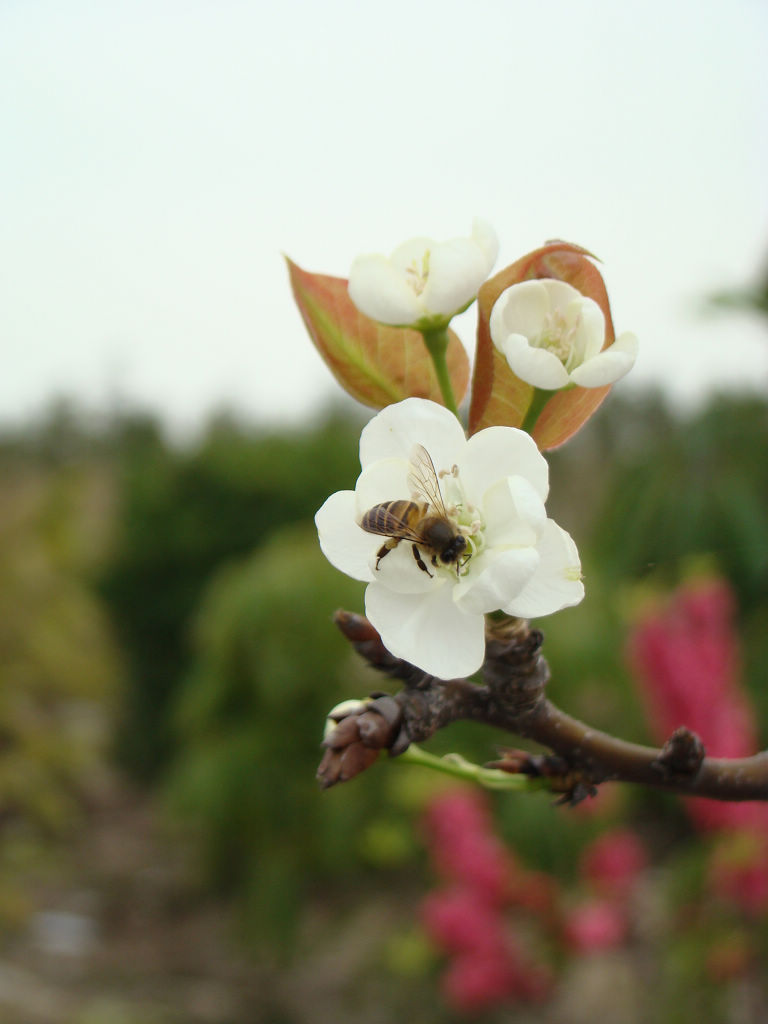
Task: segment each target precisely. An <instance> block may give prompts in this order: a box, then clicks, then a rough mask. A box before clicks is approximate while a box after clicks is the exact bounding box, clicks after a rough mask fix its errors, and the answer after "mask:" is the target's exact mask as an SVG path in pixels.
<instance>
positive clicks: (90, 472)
mask: <svg viewBox="0 0 768 1024" xmlns="http://www.w3.org/2000/svg"><path fill="white" fill-rule="evenodd" d="M0 478H1V479H2V485H1V486H0V922H2V923H8V922H13V921H18V920H21V919H23V917H24V915H25V914H26V912H27V911H28V909H29V898H28V892H27V891H26V889H25V887H24V886H23V885H22V884H21V882H20V880H21V879H22V878H24V877H25V876H34V875H35V873H36V872H37V871H38V869H40V868H42V867H43V866H44V863H45V861H46V859H47V855H48V854H50V852H51V851H52V850H53V849H55V846H56V841H57V840H59V839H61V838H62V837H66V836H69V835H72V834H73V831H74V830H75V829H76V828H77V827H78V826H79V825H80V823H81V820H82V816H83V811H84V808H85V807H86V805H87V804H88V802H89V798H90V796H91V794H92V793H93V792H94V790H95V789H98V786H99V783H100V780H101V778H102V776H103V772H104V764H105V754H106V749H107V747H108V743H109V731H108V730H109V722H108V717H107V715H106V714H105V709H106V708H108V707H109V706H110V705H111V703H112V701H113V699H114V696H115V693H116V691H117V687H118V683H119V680H120V662H119V659H118V656H117V652H116V649H115V646H114V643H113V642H112V636H111V631H110V629H109V627H108V623H107V619H106V616H105V614H104V610H103V608H102V607H101V606H100V604H99V602H98V600H97V599H96V598H95V596H94V595H93V593H92V590H91V588H90V586H89V584H88V569H89V566H90V564H91V559H92V558H93V557H94V554H95V552H96V550H97V548H98V546H99V544H100V543H101V542H102V541H103V540H104V535H103V533H102V532H101V531H100V530H98V529H94V530H93V532H92V533H91V536H90V543H89V544H87V543H86V534H88V533H89V525H88V524H89V523H92V522H99V521H102V520H103V519H104V512H105V509H106V508H107V507H108V495H109V491H110V481H109V474H108V473H106V472H105V471H104V468H103V467H102V466H100V465H98V464H94V463H87V462H83V461H82V460H76V461H74V462H67V463H66V464H57V465H54V466H50V465H45V464H41V463H38V464H35V463H34V462H30V461H28V460H27V459H26V458H24V459H20V458H19V451H18V449H16V448H15V447H14V446H13V445H6V446H3V447H2V448H1V449H0Z"/></svg>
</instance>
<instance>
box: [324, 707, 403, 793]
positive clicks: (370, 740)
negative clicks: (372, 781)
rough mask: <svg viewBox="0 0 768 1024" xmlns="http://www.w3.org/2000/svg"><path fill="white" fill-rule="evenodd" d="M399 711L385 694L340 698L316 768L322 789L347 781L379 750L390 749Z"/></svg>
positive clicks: (365, 766) (332, 712)
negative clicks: (349, 698)
mask: <svg viewBox="0 0 768 1024" xmlns="http://www.w3.org/2000/svg"><path fill="white" fill-rule="evenodd" d="M401 717H402V712H401V710H400V706H399V705H398V704H397V702H396V701H395V700H394V699H393V698H392V697H388V696H382V697H375V698H369V699H368V700H348V701H343V703H341V704H337V706H336V707H335V708H334V709H333V710H332V711H331V712H330V714H329V715H328V721H327V723H326V731H325V738H324V739H323V746H324V747H325V748H326V749H325V754H324V755H323V759H322V761H321V762H320V766H319V767H318V769H317V779H318V781H319V782H320V785H321V786H322V787H323V789H328V788H329V787H330V786H333V785H335V784H336V783H337V782H348V781H349V780H350V779H353V778H354V777H355V775H359V774H360V773H361V772H363V771H365V769H366V768H369V767H370V766H371V765H372V764H373V762H374V761H375V760H376V759H377V758H378V756H379V754H380V753H381V751H382V750H386V749H388V748H391V746H392V744H393V743H394V741H395V739H396V738H397V736H398V733H399V731H400V719H401Z"/></svg>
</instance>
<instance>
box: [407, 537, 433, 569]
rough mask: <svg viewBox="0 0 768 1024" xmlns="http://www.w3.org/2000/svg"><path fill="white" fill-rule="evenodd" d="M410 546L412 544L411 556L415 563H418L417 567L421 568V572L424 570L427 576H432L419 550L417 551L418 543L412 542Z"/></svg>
mask: <svg viewBox="0 0 768 1024" xmlns="http://www.w3.org/2000/svg"><path fill="white" fill-rule="evenodd" d="M412 546H413V557H414V558H415V559H416V565H418V567H419V568H420V569H421V570H422V572H425V573H426V574H427V576H433V575H434V573H431V572H430V571H429V569H428V568H427V565H426V563H425V561H424V559H423V558H422V557H421V552H420V551H419V547H418V544H414V545H412Z"/></svg>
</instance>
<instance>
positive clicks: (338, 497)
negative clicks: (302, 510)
mask: <svg viewBox="0 0 768 1024" xmlns="http://www.w3.org/2000/svg"><path fill="white" fill-rule="evenodd" d="M315 525H316V526H317V534H318V537H319V538H320V548H321V550H322V552H323V554H324V555H325V557H326V558H327V559H328V561H329V562H330V563H331V565H334V566H336V568H337V569H340V570H341V571H342V572H344V573H346V574H347V576H351V577H352V578H353V579H355V580H363V581H364V582H366V583H368V582H370V581H371V580H372V579H373V578H374V576H373V571H372V569H371V564H370V563H371V558H372V556H373V555H374V554H375V552H376V550H377V547H378V546H380V540H379V538H378V537H374V536H373V534H370V533H366V532H365V531H364V530H361V529H360V527H359V526H358V525H357V522H356V521H355V492H354V491H336V493H335V494H332V495H331V496H330V498H328V499H327V501H326V502H325V504H324V505H323V506H322V508H320V509H319V510H318V511H317V513H316V515H315Z"/></svg>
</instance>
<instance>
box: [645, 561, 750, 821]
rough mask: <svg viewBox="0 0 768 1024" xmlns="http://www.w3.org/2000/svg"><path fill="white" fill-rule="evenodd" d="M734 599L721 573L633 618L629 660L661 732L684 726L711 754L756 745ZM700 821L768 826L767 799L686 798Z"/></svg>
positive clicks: (737, 753)
mask: <svg viewBox="0 0 768 1024" xmlns="http://www.w3.org/2000/svg"><path fill="white" fill-rule="evenodd" d="M734 614H735V602H734V598H733V594H732V592H731V590H730V588H729V587H728V585H727V584H726V583H725V582H724V581H722V580H718V579H710V580H699V581H695V582H692V583H689V584H687V585H686V586H683V587H681V588H680V589H679V590H678V591H677V592H676V593H675V594H674V595H673V596H672V598H671V599H670V600H669V601H667V602H666V603H664V604H663V605H662V606H661V607H658V608H655V609H650V610H649V611H647V612H646V613H644V614H643V615H642V616H641V617H640V618H639V620H638V621H637V623H636V624H635V626H634V628H633V631H632V634H631V636H630V638H629V643H628V659H629V663H630V666H631V668H632V670H633V674H634V677H635V680H636V682H637V685H638V690H639V693H640V696H641V697H642V698H643V700H644V701H645V704H646V709H647V712H648V718H649V721H650V724H651V728H652V730H653V733H654V735H655V737H656V739H657V740H658V741H659V742H663V741H664V740H665V739H666V738H667V737H668V736H669V735H670V734H671V733H672V732H673V731H674V730H675V729H676V728H677V727H678V726H681V725H685V726H687V727H688V728H689V729H690V730H692V731H693V732H695V733H696V734H697V735H698V736H699V738H700V739H701V740H702V741H703V743H704V746H705V748H706V751H707V753H708V754H709V755H710V756H713V757H748V756H749V755H751V754H754V753H755V751H756V750H757V749H758V739H757V733H756V730H755V725H754V722H755V715H754V711H753V709H752V707H751V706H750V702H749V699H748V697H747V694H746V692H745V691H744V689H743V687H742V685H741V681H740V656H739V646H738V641H737V637H736V632H735V630H734V623H733V619H734ZM687 807H688V811H689V813H690V815H691V817H692V818H693V820H694V822H695V824H696V825H697V826H698V827H699V828H701V829H703V830H707V831H711V830H714V831H717V830H720V829H730V828H734V827H739V826H744V827H747V828H751V827H754V826H756V825H757V824H758V823H759V827H760V828H761V829H765V830H766V831H768V805H766V804H764V803H725V802H723V801H718V800H706V799H704V798H702V797H696V798H691V799H690V800H688V801H687Z"/></svg>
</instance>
